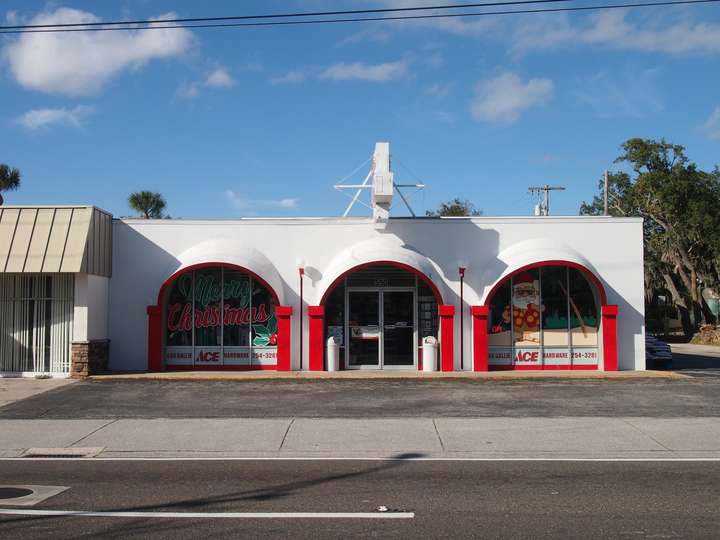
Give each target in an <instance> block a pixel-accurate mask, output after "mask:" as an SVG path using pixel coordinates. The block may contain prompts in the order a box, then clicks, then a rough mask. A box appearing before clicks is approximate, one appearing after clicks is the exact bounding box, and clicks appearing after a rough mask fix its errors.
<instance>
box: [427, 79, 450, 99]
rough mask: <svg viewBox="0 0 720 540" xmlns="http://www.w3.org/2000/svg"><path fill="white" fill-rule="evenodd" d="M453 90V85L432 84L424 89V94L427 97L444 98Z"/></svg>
mask: <svg viewBox="0 0 720 540" xmlns="http://www.w3.org/2000/svg"><path fill="white" fill-rule="evenodd" d="M453 88H455V83H434V84H431V85H430V86H428V87H427V88H426V89H425V93H426V94H427V95H429V96H433V97H437V98H444V97H447V95H448V94H450V92H452V90H453Z"/></svg>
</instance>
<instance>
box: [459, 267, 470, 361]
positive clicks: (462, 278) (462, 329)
mask: <svg viewBox="0 0 720 540" xmlns="http://www.w3.org/2000/svg"><path fill="white" fill-rule="evenodd" d="M457 267H458V274H459V275H460V369H461V370H464V369H465V319H464V313H465V299H464V295H463V293H464V290H463V289H464V284H465V272H466V271H467V269H468V268H469V267H470V264H469V263H468V262H467V260H465V259H460V260H458V262H457Z"/></svg>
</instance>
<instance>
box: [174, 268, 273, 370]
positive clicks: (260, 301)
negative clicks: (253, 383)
mask: <svg viewBox="0 0 720 540" xmlns="http://www.w3.org/2000/svg"><path fill="white" fill-rule="evenodd" d="M165 296H166V301H165V319H164V320H165V363H166V365H168V366H222V365H228V366H233V365H234V366H250V365H265V364H275V363H276V362H277V319H276V317H275V307H276V302H275V296H274V295H273V294H272V292H271V291H270V290H268V289H267V288H266V287H265V286H264V285H263V284H262V283H260V282H258V281H257V280H254V279H253V278H252V276H251V275H250V274H248V273H247V272H243V271H242V270H237V269H231V268H225V267H220V266H216V267H208V268H199V269H197V270H193V271H189V272H186V273H184V274H182V275H180V276H179V277H178V278H177V279H176V280H175V281H174V282H173V283H172V284H171V285H170V287H169V288H168V291H167V293H166V295H165Z"/></svg>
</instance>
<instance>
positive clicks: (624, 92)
mask: <svg viewBox="0 0 720 540" xmlns="http://www.w3.org/2000/svg"><path fill="white" fill-rule="evenodd" d="M659 75H660V70H658V69H656V68H649V69H642V70H637V69H629V68H628V69H625V70H621V71H620V72H617V73H610V74H608V73H606V72H604V71H601V72H598V73H596V74H595V75H593V76H592V77H589V78H581V79H578V87H577V88H576V89H575V90H574V91H573V94H574V95H575V97H576V98H577V99H578V101H580V103H582V104H584V105H589V106H590V107H591V108H592V109H594V110H595V114H597V116H599V117H600V118H613V117H617V116H623V117H634V118H642V117H644V116H646V115H648V114H656V113H659V112H661V111H663V110H664V108H665V106H664V103H663V99H662V95H661V91H660V89H661V88H662V87H663V85H662V84H660V83H659V82H658V76H659Z"/></svg>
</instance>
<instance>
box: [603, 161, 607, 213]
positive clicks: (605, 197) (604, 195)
mask: <svg viewBox="0 0 720 540" xmlns="http://www.w3.org/2000/svg"><path fill="white" fill-rule="evenodd" d="M603 198H604V209H605V211H604V212H603V215H604V216H607V215H608V172H607V169H605V189H604V190H603Z"/></svg>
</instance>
